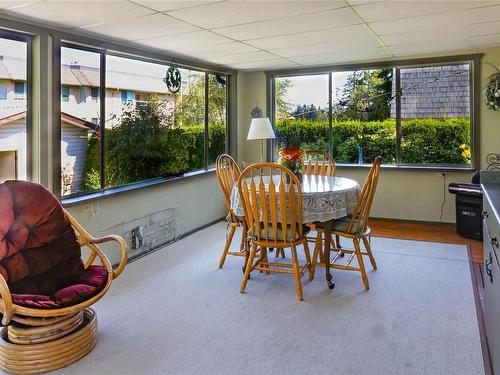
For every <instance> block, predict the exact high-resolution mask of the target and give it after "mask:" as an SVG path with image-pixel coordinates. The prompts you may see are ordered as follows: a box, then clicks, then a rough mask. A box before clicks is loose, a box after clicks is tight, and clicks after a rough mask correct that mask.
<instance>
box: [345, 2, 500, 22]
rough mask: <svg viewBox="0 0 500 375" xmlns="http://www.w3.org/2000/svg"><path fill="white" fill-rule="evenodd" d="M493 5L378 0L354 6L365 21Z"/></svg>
mask: <svg viewBox="0 0 500 375" xmlns="http://www.w3.org/2000/svg"><path fill="white" fill-rule="evenodd" d="M490 5H495V2H494V1H378V2H371V3H365V4H361V5H357V6H354V9H355V10H356V12H358V14H359V15H360V16H361V17H362V18H363V19H364V20H365V21H366V22H377V21H392V20H394V19H401V18H410V17H417V16H424V15H431V14H439V13H448V12H452V11H456V10H463V9H470V8H477V7H483V6H490Z"/></svg>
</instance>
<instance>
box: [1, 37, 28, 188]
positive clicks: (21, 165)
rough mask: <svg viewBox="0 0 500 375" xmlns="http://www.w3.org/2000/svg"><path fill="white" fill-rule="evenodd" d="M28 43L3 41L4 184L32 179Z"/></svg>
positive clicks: (2, 117)
mask: <svg viewBox="0 0 500 375" xmlns="http://www.w3.org/2000/svg"><path fill="white" fill-rule="evenodd" d="M27 54H28V44H27V43H26V42H22V41H18V40H11V39H6V38H0V67H1V68H0V182H4V181H6V180H15V179H19V180H25V179H27V178H28V166H27V165H28V158H29V153H28V136H27V134H28V126H27V119H28V116H27V108H28V106H27V96H26V89H25V88H26V87H27V85H26V83H27V80H28V74H27V73H28V69H27V67H28V63H27V58H28V56H27Z"/></svg>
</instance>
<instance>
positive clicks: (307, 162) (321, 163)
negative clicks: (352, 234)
mask: <svg viewBox="0 0 500 375" xmlns="http://www.w3.org/2000/svg"><path fill="white" fill-rule="evenodd" d="M302 174H303V175H309V176H330V177H334V176H335V160H334V159H333V158H332V156H331V155H330V154H329V153H327V152H325V151H322V150H306V151H304V159H303V168H302ZM307 225H308V226H309V227H310V228H311V230H316V225H315V224H314V223H309V224H307ZM307 239H308V240H309V242H312V243H316V238H315V237H311V236H308V237H307ZM331 243H332V244H333V240H332V241H331ZM335 243H336V244H337V247H338V248H340V247H341V246H340V238H339V236H336V238H335Z"/></svg>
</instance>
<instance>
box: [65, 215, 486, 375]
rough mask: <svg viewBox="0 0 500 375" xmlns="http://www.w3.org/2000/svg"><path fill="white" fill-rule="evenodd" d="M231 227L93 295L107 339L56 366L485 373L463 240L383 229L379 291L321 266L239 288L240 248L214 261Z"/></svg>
mask: <svg viewBox="0 0 500 375" xmlns="http://www.w3.org/2000/svg"><path fill="white" fill-rule="evenodd" d="M224 234H225V225H224V224H223V223H220V224H216V225H214V226H212V227H210V228H207V229H205V230H202V231H200V232H197V233H196V234H194V235H192V236H190V237H188V238H186V239H183V240H182V241H179V242H177V243H175V244H173V245H170V246H168V247H166V248H164V249H162V250H160V251H158V252H156V253H154V254H151V255H149V256H147V257H145V258H143V259H140V260H138V261H136V262H133V263H132V264H130V265H129V266H128V267H127V268H126V269H125V272H124V274H123V275H122V277H121V278H120V279H118V280H116V281H115V284H114V285H113V286H112V288H111V290H110V292H109V293H108V295H107V296H105V297H104V299H103V300H102V301H100V302H99V303H98V304H97V305H96V306H95V310H96V311H97V313H98V319H99V342H98V344H97V347H96V348H95V349H94V351H93V352H92V353H90V354H89V355H88V356H87V357H85V358H84V359H82V360H80V361H79V362H77V363H75V364H73V365H71V366H69V367H67V368H65V369H62V370H60V371H58V372H57V373H58V374H233V375H234V374H250V373H253V374H257V373H262V374H370V375H376V374H432V375H438V374H461V375H462V374H464V375H465V374H467V375H468V374H484V369H483V360H482V354H481V345H480V337H479V331H478V323H477V318H476V310H475V304H474V297H473V290H472V284H471V277H470V271H469V264H468V258H467V250H466V248H465V247H464V246H460V245H446V244H436V243H429V242H416V241H403V240H391V239H379V238H374V239H373V250H374V254H375V257H376V259H377V261H378V264H379V270H378V271H376V272H373V271H370V272H369V274H368V277H369V279H370V285H371V289H370V291H368V292H365V291H364V288H363V284H362V281H361V277H360V275H359V274H358V273H353V272H342V271H336V272H334V278H335V281H336V287H335V289H334V290H333V291H330V290H328V289H327V288H326V282H325V280H324V274H323V269H322V268H320V269H318V273H317V276H316V279H315V280H314V281H312V282H309V281H307V280H306V278H304V282H303V288H304V301H303V302H298V301H297V300H296V296H295V286H294V283H293V278H292V277H291V276H282V275H265V274H259V273H254V274H253V276H252V279H251V280H250V281H249V283H248V287H247V292H246V293H245V294H244V295H241V294H240V293H239V285H240V280H241V275H242V274H241V261H242V259H241V258H234V257H230V258H228V260H227V261H226V266H225V267H224V269H222V270H219V269H217V267H216V265H217V263H218V259H219V255H220V251H221V249H222V247H223V243H224ZM234 245H235V247H236V245H237V241H235V243H234ZM288 254H289V253H288ZM370 270H371V269H370Z"/></svg>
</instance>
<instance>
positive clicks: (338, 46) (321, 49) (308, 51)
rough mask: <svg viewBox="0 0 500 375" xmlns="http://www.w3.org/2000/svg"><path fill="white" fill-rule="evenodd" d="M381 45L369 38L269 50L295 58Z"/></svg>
mask: <svg viewBox="0 0 500 375" xmlns="http://www.w3.org/2000/svg"><path fill="white" fill-rule="evenodd" d="M377 47H380V45H379V43H378V42H377V41H376V39H375V38H372V39H367V40H364V41H362V42H360V41H358V42H356V43H353V41H351V40H349V41H346V40H344V41H338V42H335V41H332V42H330V43H320V44H310V45H304V46H296V47H288V48H277V49H271V50H269V52H271V53H273V54H275V55H278V56H282V57H288V58H291V59H292V60H293V58H294V57H295V56H307V55H318V54H323V53H328V52H346V51H351V50H352V51H354V50H356V51H359V50H364V49H371V48H377Z"/></svg>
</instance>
